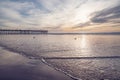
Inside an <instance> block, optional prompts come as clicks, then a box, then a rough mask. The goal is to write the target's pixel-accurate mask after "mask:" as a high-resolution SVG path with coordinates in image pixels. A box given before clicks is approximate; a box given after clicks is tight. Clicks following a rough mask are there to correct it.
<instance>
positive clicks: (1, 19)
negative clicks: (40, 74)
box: [0, 0, 120, 30]
mask: <svg viewBox="0 0 120 80" xmlns="http://www.w3.org/2000/svg"><path fill="white" fill-rule="evenodd" d="M119 1H120V0H109V1H108V0H1V1H0V28H8V29H9V28H13V29H48V30H62V29H64V28H72V29H75V28H81V27H87V26H89V25H93V26H94V24H97V23H104V22H112V21H113V19H114V22H116V23H119V18H118V17H116V16H119V11H120V8H119V4H118V2H119ZM117 5H118V6H117ZM115 6H116V7H115ZM91 14H92V15H91Z"/></svg>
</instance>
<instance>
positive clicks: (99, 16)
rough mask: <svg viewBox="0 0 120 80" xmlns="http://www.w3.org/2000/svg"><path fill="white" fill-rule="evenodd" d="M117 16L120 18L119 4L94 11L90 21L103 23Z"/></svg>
mask: <svg viewBox="0 0 120 80" xmlns="http://www.w3.org/2000/svg"><path fill="white" fill-rule="evenodd" d="M118 18H119V19H120V5H117V6H115V7H113V8H110V9H104V10H102V11H99V12H96V13H95V16H94V17H92V19H91V21H92V22H95V23H105V22H109V21H110V20H113V19H118ZM113 21H114V20H113Z"/></svg>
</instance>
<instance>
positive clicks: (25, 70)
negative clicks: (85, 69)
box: [0, 47, 72, 80]
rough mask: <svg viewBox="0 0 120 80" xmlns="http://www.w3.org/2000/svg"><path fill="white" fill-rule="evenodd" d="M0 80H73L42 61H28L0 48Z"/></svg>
mask: <svg viewBox="0 0 120 80" xmlns="http://www.w3.org/2000/svg"><path fill="white" fill-rule="evenodd" d="M0 80H72V79H71V78H70V77H68V76H66V75H65V74H63V73H61V72H59V71H56V70H54V69H53V68H51V67H49V66H48V65H46V64H44V63H43V62H41V60H35V59H28V58H26V57H24V56H22V55H20V54H17V53H14V52H11V51H8V50H6V49H4V48H2V47H0Z"/></svg>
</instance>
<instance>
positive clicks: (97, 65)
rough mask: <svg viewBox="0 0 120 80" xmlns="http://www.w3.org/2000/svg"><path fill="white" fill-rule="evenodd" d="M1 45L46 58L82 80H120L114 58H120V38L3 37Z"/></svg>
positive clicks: (0, 40)
mask: <svg viewBox="0 0 120 80" xmlns="http://www.w3.org/2000/svg"><path fill="white" fill-rule="evenodd" d="M0 45H2V46H4V47H6V48H8V49H10V50H13V51H16V52H19V53H20V54H23V55H26V56H29V57H35V58H41V57H43V58H44V57H45V58H46V61H47V62H48V64H52V65H53V67H57V68H59V69H61V70H63V71H65V72H67V73H69V74H72V75H73V76H75V77H77V78H80V79H83V80H89V79H90V80H91V79H92V80H94V79H95V80H96V79H98V80H99V79H111V80H114V79H115V80H116V79H118V80H119V79H120V77H119V76H118V75H120V68H119V67H120V59H119V58H115V57H114V58H112V56H120V50H119V49H120V35H0ZM48 57H49V58H50V59H47V58H48ZM55 57H57V58H63V57H64V58H63V59H52V58H55ZM66 57H67V58H68V59H66ZM69 57H70V59H69ZM76 57H77V59H75V58H76ZM79 57H105V58H104V59H103V58H102V59H101V58H98V59H97V58H91V59H87V58H85V59H79ZM107 57H108V58H107ZM72 58H73V59H72ZM110 76H111V77H110Z"/></svg>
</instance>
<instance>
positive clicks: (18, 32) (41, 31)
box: [0, 29, 48, 34]
mask: <svg viewBox="0 0 120 80" xmlns="http://www.w3.org/2000/svg"><path fill="white" fill-rule="evenodd" d="M47 33H48V30H8V29H0V34H47Z"/></svg>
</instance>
